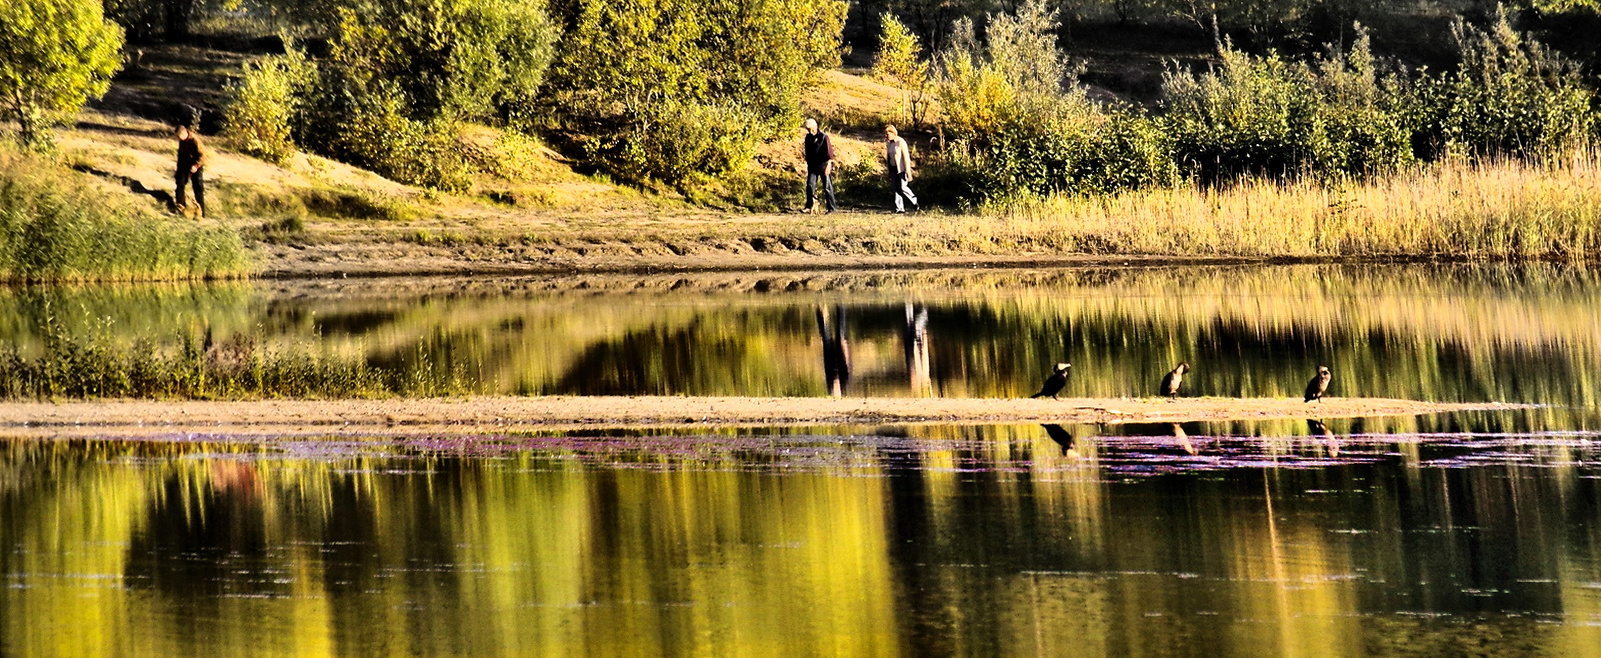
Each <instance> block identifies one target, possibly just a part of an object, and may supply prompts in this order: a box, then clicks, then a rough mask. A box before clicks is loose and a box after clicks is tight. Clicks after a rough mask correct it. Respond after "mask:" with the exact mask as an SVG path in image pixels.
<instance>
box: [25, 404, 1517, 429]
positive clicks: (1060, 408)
mask: <svg viewBox="0 0 1601 658" xmlns="http://www.w3.org/2000/svg"><path fill="white" fill-rule="evenodd" d="M1524 408H1529V406H1528V405H1518V404H1506V403H1493V402H1491V403H1440V402H1418V401H1411V400H1393V399H1382V398H1331V399H1328V400H1325V401H1322V402H1314V403H1311V404H1306V403H1303V402H1301V401H1300V400H1299V399H1293V398H1252V399H1238V398H1186V399H1179V400H1176V401H1173V402H1168V401H1166V400H1162V399H1157V398H1142V399H1133V398H1120V399H1119V398H1112V399H1108V398H1095V399H1091V398H1077V399H1066V398H1064V399H1061V400H1028V399H951V398H939V399H919V398H839V399H832V398H742V397H505V396H481V397H471V398H459V399H393V400H256V401H238V402H211V401H148V400H108V401H74V402H63V403H52V402H4V403H0V419H3V420H0V435H8V436H60V437H70V436H88V435H99V436H104V435H127V436H140V435H152V434H172V433H182V432H203V433H211V434H214V433H226V432H228V431H240V432H246V433H251V434H256V433H262V432H326V433H330V434H361V433H381V432H383V431H385V429H386V428H405V429H406V430H408V431H409V432H415V431H437V432H439V433H442V434H468V433H477V432H483V431H517V430H519V429H525V430H537V429H584V428H590V429H599V428H644V427H661V428H676V427H695V426H706V427H728V426H782V425H835V424H936V423H937V424H965V425H981V424H1014V423H1015V424H1023V423H1135V422H1188V421H1205V420H1271V419H1283V418H1319V419H1328V418H1357V417H1375V416H1416V415H1423V414H1435V413H1447V412H1457V411H1481V410H1510V409H1524Z"/></svg>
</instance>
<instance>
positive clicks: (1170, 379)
mask: <svg viewBox="0 0 1601 658" xmlns="http://www.w3.org/2000/svg"><path fill="white" fill-rule="evenodd" d="M1189 371H1190V364H1189V363H1180V364H1179V367H1177V368H1174V369H1173V372H1170V373H1167V374H1166V375H1165V376H1163V377H1162V385H1161V386H1160V387H1158V389H1157V390H1159V391H1161V392H1162V395H1166V396H1167V397H1168V398H1170V399H1171V398H1174V397H1177V396H1178V394H1179V387H1180V386H1183V385H1184V373H1186V372H1189Z"/></svg>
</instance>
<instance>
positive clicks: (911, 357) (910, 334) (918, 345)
mask: <svg viewBox="0 0 1601 658" xmlns="http://www.w3.org/2000/svg"><path fill="white" fill-rule="evenodd" d="M901 343H902V345H903V346H904V347H905V349H906V371H907V373H908V375H909V377H910V378H911V382H910V383H911V386H912V395H914V396H917V397H933V396H934V383H933V380H932V379H931V378H930V376H929V367H928V307H927V306H917V307H914V306H913V305H912V303H911V302H906V326H905V328H904V329H903V330H902V331H901Z"/></svg>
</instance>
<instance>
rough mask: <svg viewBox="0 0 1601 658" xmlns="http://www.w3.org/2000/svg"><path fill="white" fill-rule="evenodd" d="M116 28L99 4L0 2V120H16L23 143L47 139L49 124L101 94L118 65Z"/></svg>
mask: <svg viewBox="0 0 1601 658" xmlns="http://www.w3.org/2000/svg"><path fill="white" fill-rule="evenodd" d="M121 53H122V29H121V28H119V27H117V26H116V25H115V24H113V23H111V22H110V21H107V20H106V19H105V16H104V15H103V14H102V10H101V6H100V0H5V2H3V3H0V119H5V120H10V121H15V122H17V126H18V136H19V137H20V138H21V141H22V142H23V143H24V144H27V145H29V146H38V145H40V144H42V143H44V141H45V140H47V139H48V133H47V130H48V128H49V126H50V125H51V124H52V123H55V122H58V121H62V120H65V119H67V118H70V117H71V116H73V115H74V114H77V112H78V110H79V109H80V108H82V107H83V104H84V102H85V101H87V100H88V99H89V97H91V96H94V97H99V96H100V95H102V94H104V93H106V89H107V87H108V86H109V85H110V83H111V75H112V74H113V73H116V72H117V68H118V67H119V66H120V65H121Z"/></svg>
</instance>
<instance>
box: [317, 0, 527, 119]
mask: <svg viewBox="0 0 1601 658" xmlns="http://www.w3.org/2000/svg"><path fill="white" fill-rule="evenodd" d="M332 1H333V2H334V3H336V6H337V12H338V15H339V17H340V20H339V23H338V27H337V29H336V31H335V35H334V37H333V39H332V41H331V44H330V45H331V52H330V54H329V58H328V59H329V63H328V64H329V66H330V67H333V68H337V69H341V74H342V75H344V76H346V77H349V78H351V79H353V80H354V81H356V82H358V83H360V84H363V85H365V84H368V83H370V82H372V81H374V80H387V81H389V82H391V83H393V84H395V85H397V86H398V87H399V88H400V89H401V91H402V92H403V93H404V95H405V96H406V98H407V99H408V101H409V110H408V113H409V114H411V115H412V116H413V117H414V118H421V119H433V118H440V117H444V118H453V119H472V120H491V119H495V118H498V117H500V116H502V115H506V114H515V113H518V112H525V111H527V108H529V107H530V106H531V105H532V104H533V102H534V101H535V98H536V94H537V93H538V90H539V87H540V85H541V84H542V83H543V82H544V77H545V71H546V69H547V68H548V66H549V64H550V60H551V57H552V55H553V54H554V51H555V43H556V39H557V36H558V35H557V31H556V26H555V25H554V24H552V23H551V21H550V19H549V17H548V16H547V15H546V13H545V10H544V7H543V4H544V3H543V2H539V1H536V0H332Z"/></svg>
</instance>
